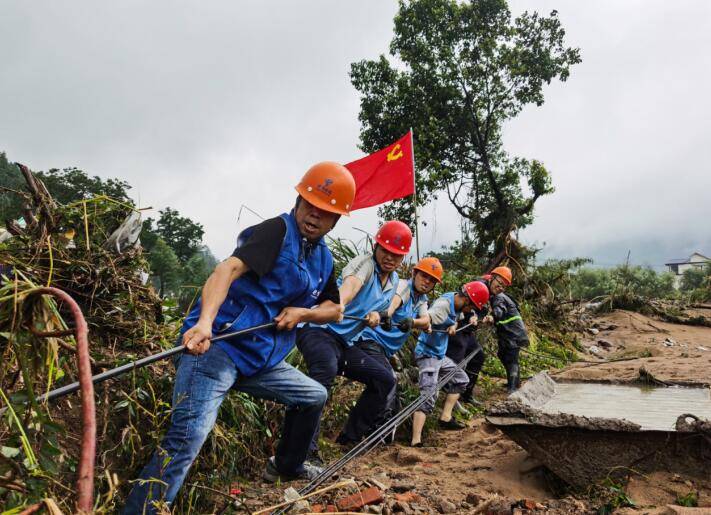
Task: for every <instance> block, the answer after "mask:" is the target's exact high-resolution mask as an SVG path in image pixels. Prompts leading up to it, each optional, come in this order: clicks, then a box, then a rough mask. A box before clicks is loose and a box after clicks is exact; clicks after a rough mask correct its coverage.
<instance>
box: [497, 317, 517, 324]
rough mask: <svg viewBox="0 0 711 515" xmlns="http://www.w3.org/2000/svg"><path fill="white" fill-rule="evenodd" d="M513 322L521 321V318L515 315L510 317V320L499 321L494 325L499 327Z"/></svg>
mask: <svg viewBox="0 0 711 515" xmlns="http://www.w3.org/2000/svg"><path fill="white" fill-rule="evenodd" d="M514 320H523V318H521V315H515V316H512V317H511V318H507V319H506V320H501V321H499V322H496V323H497V324H499V325H504V324H508V323H510V322H513V321H514Z"/></svg>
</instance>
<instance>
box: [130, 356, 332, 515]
mask: <svg viewBox="0 0 711 515" xmlns="http://www.w3.org/2000/svg"><path fill="white" fill-rule="evenodd" d="M176 367H177V372H176V377H175V389H174V391H173V413H172V416H171V421H170V427H169V428H168V432H167V433H166V435H165V437H164V438H163V441H162V443H161V445H160V447H159V448H158V449H157V450H156V452H155V453H154V454H153V457H152V458H151V460H150V461H149V462H148V464H147V465H146V466H145V467H144V469H143V471H142V472H141V474H140V476H139V480H138V481H136V483H135V485H134V487H133V490H132V491H131V494H130V495H129V497H128V499H127V501H126V506H125V508H124V511H123V513H124V514H135V513H156V511H155V508H154V506H152V503H151V502H150V501H166V502H168V503H171V502H173V500H174V499H175V496H176V495H177V493H178V490H180V487H181V486H182V484H183V481H184V480H185V477H186V476H187V474H188V470H189V469H190V466H191V465H192V463H193V461H194V460H195V458H196V457H197V455H198V452H200V448H201V447H202V445H203V443H204V442H205V440H206V439H207V436H208V434H209V433H210V431H211V430H212V428H213V426H214V425H215V420H216V419H217V412H218V410H219V408H220V405H221V404H222V401H223V400H224V398H225V396H226V395H227V392H229V391H230V389H235V390H239V391H242V392H245V393H248V394H250V395H252V396H254V397H257V398H261V399H268V400H271V401H276V402H279V403H281V404H284V405H285V406H286V417H285V420H284V429H283V432H282V436H281V440H280V442H279V446H278V448H277V451H276V466H277V469H278V470H279V471H280V472H281V473H283V474H287V475H290V474H295V473H298V472H299V471H300V469H301V467H302V466H303V462H304V459H305V458H306V453H307V452H308V449H309V443H310V442H311V437H312V436H313V434H314V431H315V430H316V427H317V426H318V420H319V415H320V413H321V410H322V409H323V405H324V404H325V403H326V398H327V394H326V389H325V388H324V387H323V386H321V385H320V384H319V383H317V382H316V381H314V380H313V379H310V378H308V377H306V376H305V375H304V374H302V373H301V372H299V371H298V370H296V369H295V368H294V367H292V366H291V365H289V364H288V363H286V362H284V361H282V362H281V363H279V364H278V365H276V366H275V367H273V368H271V369H269V370H265V371H263V372H260V373H259V374H257V375H255V376H251V377H238V374H237V369H236V367H235V365H234V363H233V362H232V360H231V359H230V357H229V356H228V355H227V354H226V353H225V352H224V351H223V350H222V349H220V347H219V346H217V345H211V346H210V348H209V349H208V351H207V352H205V353H204V354H201V355H199V356H194V355H192V354H187V353H185V354H182V355H181V356H180V358H179V361H178V363H177V365H176Z"/></svg>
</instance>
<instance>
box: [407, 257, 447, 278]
mask: <svg viewBox="0 0 711 515" xmlns="http://www.w3.org/2000/svg"><path fill="white" fill-rule="evenodd" d="M413 270H419V271H420V272H423V273H425V274H427V275H429V276H431V277H433V278H434V280H435V281H437V282H438V283H441V282H442V274H443V273H444V269H443V268H442V263H440V262H439V259H437V258H436V257H425V258H422V259H420V260H419V261H418V262H417V264H416V265H415V267H414V268H413Z"/></svg>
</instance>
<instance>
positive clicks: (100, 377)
mask: <svg viewBox="0 0 711 515" xmlns="http://www.w3.org/2000/svg"><path fill="white" fill-rule="evenodd" d="M275 325H276V322H269V323H267V324H261V325H256V326H254V327H248V328H246V329H241V330H239V331H234V332H232V333H226V334H221V335H219V336H215V337H214V338H211V339H210V342H216V341H219V340H224V339H226V338H231V337H233V336H239V335H242V334H247V333H251V332H253V331H257V330H259V329H268V328H270V327H273V326H275ZM184 350H185V347H183V346H182V345H178V346H176V347H173V348H171V349H168V350H164V351H162V352H158V353H157V354H153V355H151V356H146V357H145V358H141V359H139V360H136V361H131V362H130V363H126V364H125V365H121V366H120V367H116V368H112V369H111V370H107V371H105V372H102V373H100V374H96V375H94V376H92V377H91V382H92V383H94V384H98V383H103V382H104V381H107V380H109V379H112V378H114V377H117V376H120V375H122V374H125V373H126V372H130V371H131V370H136V369H138V368H141V367H145V366H146V365H150V364H151V363H155V362H156V361H160V360H162V359H165V358H169V357H170V356H174V355H175V354H180V353H181V352H183V351H184ZM79 388H80V386H79V381H75V382H73V383H71V384H68V385H65V386H61V387H59V388H56V389H54V390H52V391H51V392H48V393H45V394H43V395H40V396H39V397H37V402H45V401H53V400H55V399H58V398H60V397H64V396H65V395H69V394H70V393H74V392H76V391H78V390H79ZM6 410H7V408H6V407H5V408H1V409H0V415H2V414H3V413H4V412H5V411H6Z"/></svg>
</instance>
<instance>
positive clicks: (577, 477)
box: [487, 373, 711, 488]
mask: <svg viewBox="0 0 711 515" xmlns="http://www.w3.org/2000/svg"><path fill="white" fill-rule="evenodd" d="M706 419H711V397H710V396H709V392H708V390H707V389H703V388H671V387H649V386H646V387H639V386H629V385H611V384H603V383H563V382H561V383H556V382H555V381H553V380H552V379H551V378H550V376H548V375H547V374H545V373H542V374H538V375H537V376H535V377H534V378H532V379H531V380H529V381H528V382H527V383H526V384H525V385H524V387H523V388H521V389H520V390H519V391H518V392H516V393H515V394H513V395H511V396H510V397H509V399H507V400H506V401H503V402H500V403H497V404H495V405H494V406H492V407H491V408H490V410H489V411H488V412H487V420H488V421H489V422H490V423H492V424H494V425H495V426H497V427H498V428H499V429H501V430H502V431H504V433H506V434H507V436H509V437H510V438H512V439H513V440H514V441H516V442H517V443H518V444H519V445H521V446H522V447H523V448H524V449H526V450H527V451H528V452H529V453H530V454H531V455H533V456H534V457H536V458H537V459H538V460H540V461H541V462H542V463H543V464H544V465H545V466H546V467H548V468H549V469H550V470H552V471H553V472H555V473H556V474H557V475H558V476H559V477H561V478H562V479H563V480H565V481H566V482H568V483H570V484H572V485H574V486H578V487H581V488H584V487H586V486H589V485H590V484H591V483H594V482H596V481H599V480H601V479H604V478H605V477H607V476H608V475H610V474H612V475H613V476H615V475H617V476H619V479H623V478H624V476H625V474H626V473H625V472H624V471H626V470H629V468H630V467H634V469H635V470H637V471H642V470H644V471H653V470H679V471H680V473H684V474H686V475H692V476H694V475H698V476H699V477H705V474H707V470H708V469H709V468H711V452H709V449H708V445H707V444H705V440H704V435H705V434H708V433H707V429H711V422H708V420H706ZM681 431H684V432H683V433H682V432H681Z"/></svg>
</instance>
